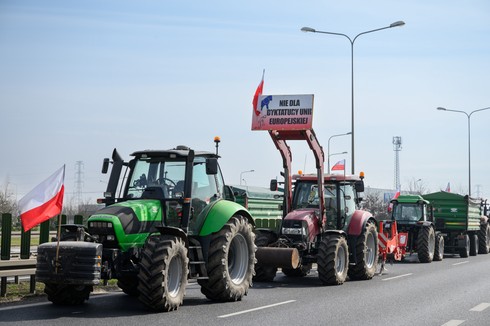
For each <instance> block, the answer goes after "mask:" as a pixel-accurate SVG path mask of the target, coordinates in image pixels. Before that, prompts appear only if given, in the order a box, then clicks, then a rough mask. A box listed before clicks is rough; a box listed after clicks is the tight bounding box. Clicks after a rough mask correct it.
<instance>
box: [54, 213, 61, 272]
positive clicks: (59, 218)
mask: <svg viewBox="0 0 490 326" xmlns="http://www.w3.org/2000/svg"><path fill="white" fill-rule="evenodd" d="M56 238H57V239H58V243H57V244H56V259H55V261H54V262H55V263H54V266H55V274H58V266H59V265H60V263H59V261H58V258H59V255H60V238H61V212H60V213H59V214H58V232H57V235H56Z"/></svg>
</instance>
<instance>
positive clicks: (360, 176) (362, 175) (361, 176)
mask: <svg viewBox="0 0 490 326" xmlns="http://www.w3.org/2000/svg"><path fill="white" fill-rule="evenodd" d="M359 178H361V179H364V172H362V171H361V172H360V173H359Z"/></svg>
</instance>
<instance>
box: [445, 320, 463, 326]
mask: <svg viewBox="0 0 490 326" xmlns="http://www.w3.org/2000/svg"><path fill="white" fill-rule="evenodd" d="M464 322H465V321H464V320H457V319H453V320H450V321H448V322H447V323H445V324H442V326H458V325H461V324H462V323H464Z"/></svg>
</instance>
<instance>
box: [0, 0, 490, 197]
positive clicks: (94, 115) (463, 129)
mask: <svg viewBox="0 0 490 326" xmlns="http://www.w3.org/2000/svg"><path fill="white" fill-rule="evenodd" d="M489 18H490V3H489V2H488V1H465V2H461V1H452V0H449V1H430V2H429V1H422V0H412V1H369V2H366V1H344V2H339V1H329V0H328V1H301V2H299V1H280V2H265V1H247V2H240V3H237V2H230V1H205V2H204V1H101V0H99V1H49V0H48V1H10V0H3V1H2V2H0V112H1V119H0V137H1V139H2V142H0V152H1V153H2V164H0V185H1V186H2V189H5V186H6V185H7V184H8V189H9V190H11V191H14V192H15V194H16V195H17V196H18V197H19V198H20V197H21V196H23V195H24V194H26V193H27V192H28V191H29V190H30V189H32V188H33V187H34V186H35V185H37V184H38V183H40V182H41V181H42V180H43V179H45V178H47V177H48V176H49V175H50V174H51V173H53V172H54V171H55V170H56V169H57V168H59V167H60V166H61V165H62V164H66V167H67V170H66V191H67V193H68V194H70V192H73V191H75V183H74V181H75V163H76V162H77V161H83V164H84V165H83V182H84V183H83V191H84V196H85V198H91V199H93V200H95V198H97V197H99V196H100V195H101V193H102V192H103V191H104V189H105V181H106V180H107V176H104V175H102V174H100V167H101V164H102V159H103V158H104V157H108V156H110V154H111V152H112V149H113V148H117V149H118V150H119V152H120V153H121V155H122V156H123V157H124V158H129V154H131V153H132V152H133V151H136V150H141V149H167V148H171V147H174V146H176V145H180V144H185V145H188V146H190V147H193V148H195V149H202V150H210V151H213V150H214V144H213V142H212V140H213V137H214V136H217V135H218V136H220V137H221V139H222V142H221V147H220V153H221V155H222V159H221V166H222V170H223V173H224V176H225V180H226V181H227V183H229V184H238V183H239V182H240V180H239V179H240V173H241V172H243V171H247V170H251V169H254V170H255V172H253V173H246V174H244V175H243V177H244V179H245V181H243V182H244V183H246V184H247V185H255V186H267V185H268V183H269V180H270V179H271V178H274V177H276V176H278V175H279V172H280V170H281V167H282V163H281V159H280V155H279V153H278V152H277V150H276V149H275V147H274V145H273V144H272V141H271V140H270V139H269V136H268V134H267V133H266V132H261V131H251V117H252V106H251V101H252V97H253V93H254V91H255V88H256V87H257V85H258V83H259V81H260V78H261V75H262V70H263V69H265V71H266V72H265V86H264V94H276V95H279V94H284V95H286V94H314V95H315V102H314V121H313V126H314V129H315V132H316V134H317V136H318V138H319V140H320V142H321V144H322V145H323V147H324V150H325V153H326V154H327V152H328V149H327V140H328V138H329V137H330V136H332V135H335V134H340V133H345V132H348V131H350V128H351V88H350V87H351V75H350V64H351V61H350V44H349V42H348V41H347V39H345V38H343V37H339V36H333V35H324V34H313V33H302V32H300V28H301V27H303V26H309V27H313V28H316V29H318V30H323V31H330V32H339V33H344V34H347V35H349V36H351V37H353V36H355V35H356V34H358V33H360V32H363V31H367V30H372V29H375V28H380V27H384V26H387V25H389V24H390V23H392V22H395V21H398V20H403V21H405V23H406V25H405V26H403V27H397V28H393V29H387V30H383V31H379V32H375V33H370V34H366V35H362V36H360V37H359V38H358V39H357V40H356V42H355V47H354V49H355V50H354V67H355V69H354V71H355V77H354V83H355V154H356V157H355V160H356V162H355V167H356V172H359V171H361V170H362V171H364V172H365V174H366V180H365V181H366V184H367V185H368V186H371V187H377V188H392V187H393V184H394V152H393V145H392V138H393V136H401V137H402V141H403V144H402V148H403V149H402V151H401V153H400V170H401V176H400V177H401V184H402V189H404V188H406V187H408V185H409V183H410V182H411V181H412V182H413V181H414V180H418V179H422V181H423V182H424V185H425V186H426V187H427V188H429V189H430V190H431V191H438V190H440V189H445V187H446V185H447V183H448V182H450V183H451V188H452V190H453V191H455V192H461V193H467V188H468V155H467V153H468V147H467V141H468V139H467V119H466V117H465V116H464V115H463V114H458V113H452V112H441V111H437V110H436V108H437V107H439V106H443V107H447V108H448V109H455V110H463V111H467V112H471V111H473V110H476V109H481V108H485V107H489V106H490V98H489V95H488V94H489V92H488V76H489V73H490V60H489V58H490V24H488V21H489ZM489 122H490V110H487V111H483V112H478V113H475V114H474V115H473V116H472V118H471V146H472V152H471V162H472V164H471V171H472V185H473V187H472V195H476V194H477V193H478V191H479V193H480V195H482V196H483V197H486V198H490V177H489V176H488V171H487V170H488V166H489V165H488V162H489V161H490V151H489V149H488V148H489V146H488V141H489V125H490V123H489ZM350 146H351V145H350V138H349V137H348V136H345V137H336V138H333V139H332V141H331V149H330V153H337V152H343V151H348V154H347V155H337V156H332V157H331V161H332V164H333V163H334V162H335V161H338V160H340V159H343V158H345V159H346V162H347V171H348V172H349V171H350V153H351V149H350ZM291 147H292V149H293V170H299V169H301V170H305V171H308V172H310V171H313V169H314V160H313V156H312V154H311V153H310V152H309V150H308V148H307V145H306V144H302V143H295V142H293V143H291ZM476 185H479V187H478V188H477V187H476Z"/></svg>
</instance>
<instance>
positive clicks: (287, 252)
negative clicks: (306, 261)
mask: <svg viewBox="0 0 490 326" xmlns="http://www.w3.org/2000/svg"><path fill="white" fill-rule="evenodd" d="M255 258H257V263H258V264H261V265H263V266H271V267H281V268H292V269H296V268H298V266H299V252H298V249H296V248H275V247H258V248H257V251H256V252H255Z"/></svg>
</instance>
